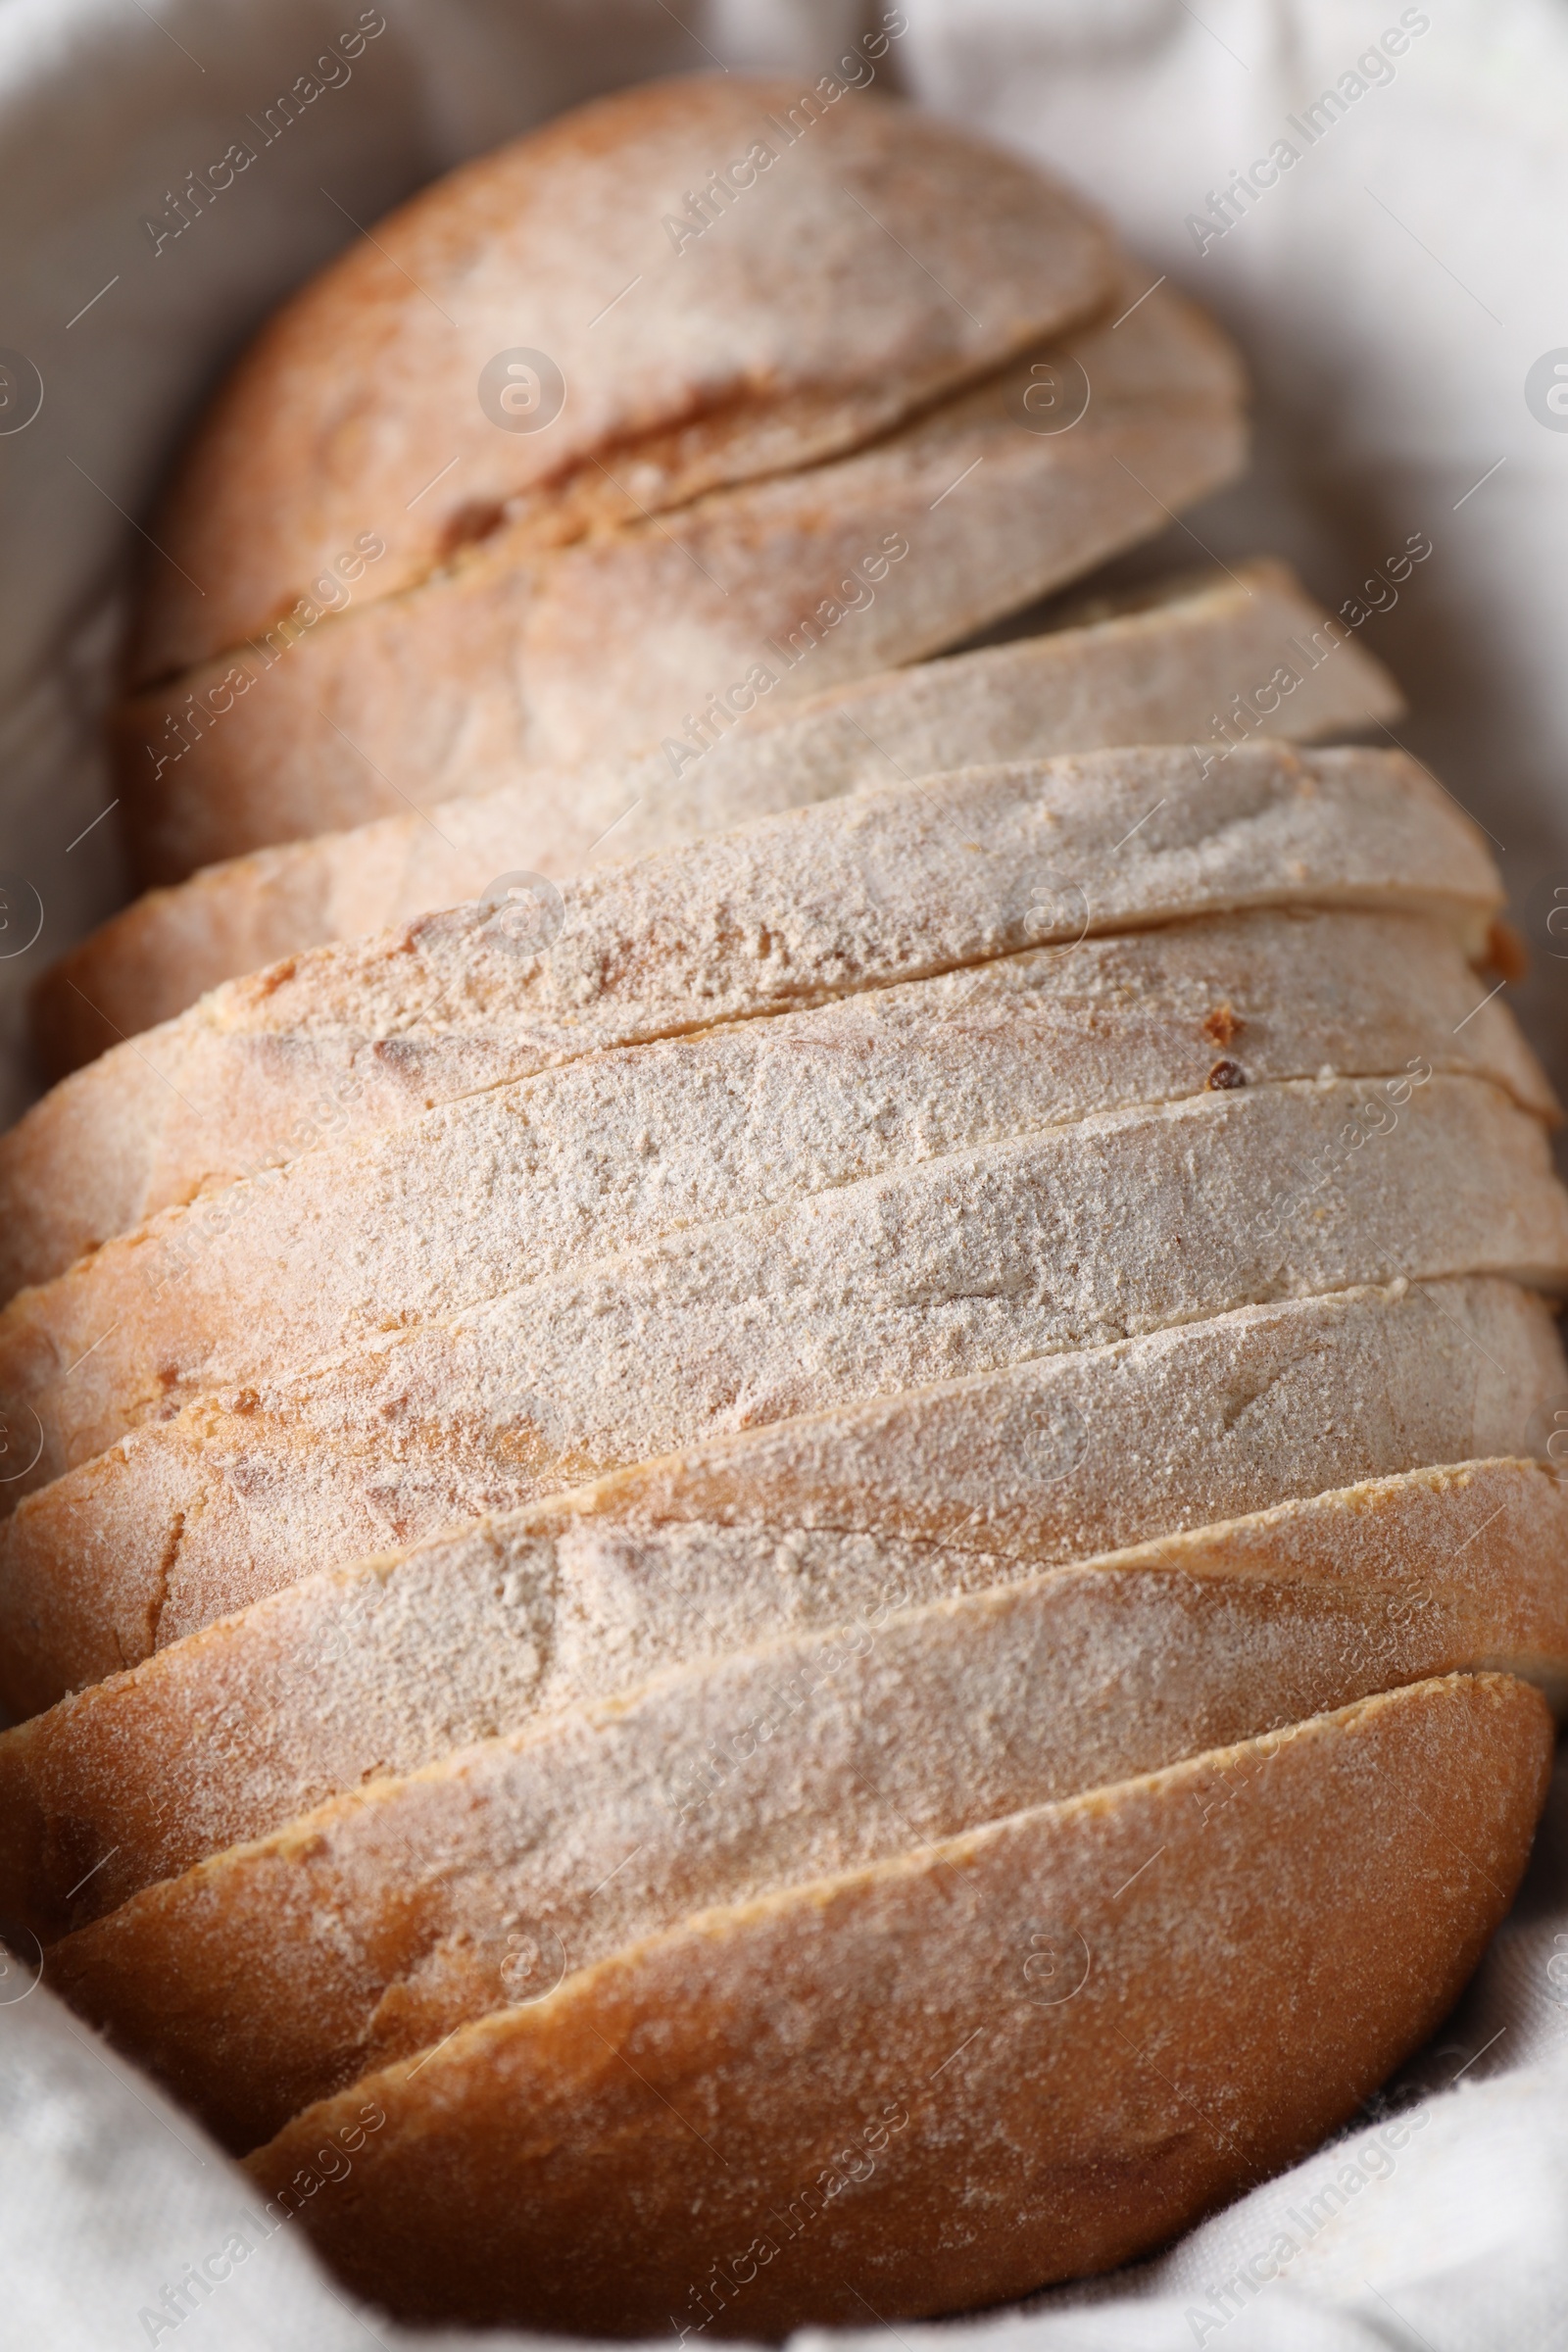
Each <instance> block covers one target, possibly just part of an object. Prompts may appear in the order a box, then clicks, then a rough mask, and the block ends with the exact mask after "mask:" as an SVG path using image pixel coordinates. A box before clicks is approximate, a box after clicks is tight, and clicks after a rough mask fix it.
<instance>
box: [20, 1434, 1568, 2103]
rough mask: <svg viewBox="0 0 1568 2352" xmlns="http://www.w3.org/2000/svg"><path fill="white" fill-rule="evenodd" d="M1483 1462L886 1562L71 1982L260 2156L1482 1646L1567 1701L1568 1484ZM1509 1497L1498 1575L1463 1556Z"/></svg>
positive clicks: (162, 2072) (221, 1868) (267, 1866)
mask: <svg viewBox="0 0 1568 2352" xmlns="http://www.w3.org/2000/svg"><path fill="white" fill-rule="evenodd" d="M1493 1467H1494V1466H1492V1465H1482V1466H1480V1467H1478V1468H1477V1469H1476V1470H1475V1471H1473V1472H1471V1473H1470V1474H1469V1476H1468V1477H1465V1476H1461V1477H1459V1478H1458V1479H1452V1478H1446V1477H1445V1476H1444V1475H1443V1474H1442V1473H1436V1474H1434V1473H1431V1472H1417V1473H1415V1474H1413V1475H1412V1476H1411V1477H1410V1478H1408V1479H1405V1480H1397V1481H1390V1482H1388V1484H1387V1485H1386V1486H1385V1487H1384V1488H1383V1489H1381V1490H1375V1491H1372V1492H1368V1491H1366V1490H1362V1491H1360V1492H1358V1493H1352V1494H1350V1495H1343V1496H1342V1495H1320V1496H1318V1497H1317V1498H1316V1499H1315V1500H1314V1501H1312V1502H1309V1503H1301V1504H1293V1505H1287V1506H1286V1507H1285V1509H1284V1510H1283V1511H1280V1512H1276V1513H1272V1514H1269V1522H1270V1523H1269V1525H1268V1526H1267V1530H1266V1532H1264V1531H1263V1530H1259V1529H1257V1528H1253V1527H1244V1528H1242V1529H1240V1530H1237V1531H1234V1549H1233V1531H1231V1530H1228V1529H1225V1528H1215V1529H1210V1530H1207V1531H1205V1533H1204V1534H1203V1535H1202V1536H1199V1537H1186V1538H1181V1539H1170V1540H1167V1542H1166V1543H1165V1544H1154V1545H1151V1546H1146V1547H1144V1550H1143V1551H1142V1552H1139V1553H1133V1554H1123V1555H1120V1556H1119V1557H1118V1556H1114V1555H1113V1556H1112V1557H1111V1558H1109V1559H1107V1560H1104V1561H1094V1562H1088V1563H1085V1564H1083V1565H1081V1566H1079V1567H1074V1568H1066V1569H1056V1570H1053V1571H1051V1572H1049V1573H1047V1574H1045V1575H1044V1576H1033V1577H1027V1578H1021V1579H1018V1580H1017V1581H1015V1582H1013V1583H1011V1584H1010V1585H1007V1586H1005V1587H1003V1588H1000V1589H999V1588H993V1589H991V1590H988V1591H983V1592H979V1593H966V1594H964V1595H962V1596H961V1597H956V1598H953V1599H948V1600H943V1601H938V1602H936V1603H934V1604H928V1605H927V1606H925V1607H924V1608H917V1609H913V1610H910V1609H907V1608H906V1607H903V1606H901V1603H902V1602H903V1601H904V1600H905V1598H906V1593H905V1588H904V1584H903V1578H902V1571H901V1563H900V1562H899V1560H898V1558H897V1555H896V1554H891V1555H887V1556H884V1557H883V1558H882V1559H881V1560H879V1561H873V1562H872V1563H871V1568H870V1574H871V1577H872V1578H873V1579H874V1578H876V1577H877V1575H878V1573H879V1572H880V1575H881V1580H882V1581H881V1591H880V1593H879V1594H878V1597H877V1599H876V1600H875V1601H872V1602H870V1603H868V1604H867V1605H865V1606H864V1607H862V1609H861V1610H860V1611H859V1612H858V1615H857V1616H856V1617H855V1618H853V1619H851V1620H850V1621H849V1622H848V1623H846V1624H844V1625H839V1626H835V1627H833V1628H832V1629H830V1630H829V1631H828V1632H826V1633H823V1634H817V1635H813V1636H808V1637H807V1638H805V1639H796V1640H794V1641H786V1642H777V1643H774V1644H773V1645H771V1646H770V1647H767V1648H764V1649H761V1650H753V1651H747V1652H742V1653H740V1654H739V1655H731V1656H729V1657H727V1658H724V1659H721V1660H719V1661H716V1662H710V1663H705V1664H703V1665H700V1666H697V1667H686V1668H684V1669H680V1668H677V1669H675V1670H674V1671H672V1672H670V1673H668V1674H666V1675H665V1676H663V1677H662V1678H661V1679H659V1680H656V1681H655V1682H654V1683H653V1684H652V1685H651V1686H644V1687H643V1688H642V1689H641V1690H638V1691H631V1692H623V1693H618V1694H617V1695H616V1697H615V1698H614V1699H613V1700H611V1701H608V1702H601V1703H600V1704H599V1705H598V1706H594V1707H589V1708H587V1709H577V1710H573V1711H572V1712H570V1713H569V1714H567V1715H565V1716H564V1717H561V1718H558V1719H557V1720H556V1721H554V1722H553V1723H548V1724H546V1725H545V1726H543V1727H541V1728H538V1729H531V1730H524V1731H520V1732H518V1733H515V1734H514V1735H513V1736H512V1737H511V1738H509V1739H505V1740H491V1741H489V1742H487V1743H486V1744H484V1745H482V1746H479V1747H473V1748H469V1749H466V1750H461V1749H460V1750H459V1751H457V1752H456V1753H454V1754H451V1755H449V1756H447V1757H445V1758H443V1759H442V1760H441V1762H439V1763H437V1764H434V1765H431V1766H429V1767H427V1768H426V1769H425V1770H424V1771H423V1772H421V1773H419V1774H417V1775H415V1776H414V1777H412V1778H406V1779H402V1780H387V1779H383V1780H378V1781H374V1782H371V1783H370V1784H369V1785H368V1787H367V1788H365V1789H362V1790H360V1791H357V1792H356V1793H354V1794H353V1795H349V1796H345V1797H340V1798H338V1799H337V1800H335V1801H334V1802H332V1803H330V1804H328V1805H326V1806H324V1807H322V1808H321V1809H320V1810H319V1811H317V1812H315V1813H312V1814H310V1815H308V1816H306V1817H305V1818H304V1819H303V1820H299V1821H295V1822H293V1823H291V1824H290V1825H289V1826H288V1827H287V1828H286V1829H283V1830H280V1831H279V1832H277V1833H276V1834H274V1835H273V1836H272V1837H271V1838H267V1839H265V1840H263V1841H262V1842H261V1843H259V1844H253V1845H248V1846H243V1847H240V1848H239V1849H237V1850H234V1851H230V1852H228V1853H225V1854H222V1855H221V1856H219V1857H217V1858H216V1859H215V1860H213V1861H212V1862H209V1863H205V1864H203V1865H201V1866H200V1867H198V1868H197V1869H196V1870H194V1871H192V1872H191V1873H190V1874H189V1875H188V1876H186V1877H184V1878H181V1879H178V1880H175V1881H172V1882H168V1883H166V1884H164V1885H163V1886H160V1887H150V1888H149V1889H148V1890H147V1891H146V1892H145V1893H144V1894H141V1895H138V1896H136V1897H135V1898H133V1899H132V1900H131V1901H130V1902H129V1903H127V1904H125V1905H123V1907H122V1908H121V1909H120V1910H118V1911H116V1912H115V1913H114V1914H113V1915H112V1916H111V1917H109V1918H106V1919H103V1920H101V1921H100V1922H99V1923H98V1924H97V1925H96V1926H91V1927H86V1928H83V1929H82V1930H80V1931H79V1932H78V1933H77V1934H75V1935H73V1936H71V1937H69V1938H68V1940H67V1941H66V1942H65V1943H64V1944H61V1945H58V1946H56V1947H55V1948H54V1949H53V1950H52V1951H51V1953H50V1957H49V1969H50V1974H51V1978H52V1980H53V1982H54V1983H55V1985H56V1987H57V1989H59V1990H61V1991H62V1992H64V1993H65V1994H66V1995H67V1997H68V1998H69V1999H70V2000H71V2001H72V2003H73V2006H74V2007H75V2008H77V2009H78V2010H80V2011H81V2012H83V2013H84V2014H85V2015H86V2016H88V2017H89V2018H90V2019H91V2020H92V2022H93V2023H94V2024H97V2025H99V2026H103V2027H106V2028H107V2029H108V2030H109V2031H110V2032H111V2033H112V2034H113V2035H114V2037H115V2039H116V2040H117V2042H118V2043H119V2045H120V2046H121V2047H122V2048H123V2049H124V2050H126V2051H127V2052H129V2053H131V2054H133V2055H134V2056H135V2057H136V2058H137V2059H138V2060H139V2061H140V2062H141V2063H142V2064H144V2065H147V2066H149V2067H151V2069H152V2071H153V2072H154V2073H156V2074H157V2075H158V2076H160V2078H161V2079H162V2080H163V2081H164V2082H166V2083H167V2084H168V2085H169V2086H170V2088H171V2089H172V2090H174V2091H175V2093H176V2095H178V2096H179V2097H180V2098H181V2099H182V2100H183V2101H184V2102H185V2103H186V2104H188V2105H190V2106H192V2107H194V2108H195V2110H196V2111H197V2113H198V2114H199V2115H201V2116H202V2118H203V2120H204V2121H205V2122H206V2123H207V2124H208V2126H209V2128H210V2129H212V2130H213V2131H216V2132H217V2133H218V2135H219V2136H220V2137H221V2138H222V2139H224V2140H225V2141H226V2142H227V2144H228V2145H230V2146H232V2147H235V2148H239V2149H244V2148H247V2147H252V2146H254V2145H256V2144H257V2143H258V2142H259V2141H260V2140H262V2139H265V2138H268V2137H270V2135H271V2134H272V2132H274V2131H277V2130H279V2129H280V2128H281V2127H282V2126H283V2125H284V2124H285V2123H286V2122H287V2121H288V2119H289V2117H290V2116H291V2115H293V2114H294V2113H295V2112H296V2111H297V2110H298V2109H300V2108H303V2107H305V2106H308V2105H309V2104H310V2103H311V2102H312V2101H314V2100H316V2099H319V2098H321V2097H324V2096H326V2095H327V2094H328V2093H330V2092H331V2091H334V2090H337V2089H340V2088H342V2087H343V2086H344V2085H345V2084H347V2083H349V2082H353V2081H354V2080H355V2078H356V2077H357V2076H358V2075H360V2074H362V2073H364V2072H366V2071H368V2070H369V2069H371V2068H375V2067H380V2066H384V2065H385V2064H387V2063H388V2062H389V2061H390V2060H393V2059H396V2058H400V2057H412V2056H413V2055H415V2054H416V2053H417V2052H418V2051H419V2050H421V2049H426V2048H429V2047H431V2046H433V2045H434V2044H436V2043H439V2042H440V2041H441V2040H442V2039H444V2037H445V2036H446V2035H447V2034H450V2033H452V2032H453V2031H454V2030H455V2029H456V2028H457V2027H458V2026H460V2025H463V2024H466V2022H468V2021H469V2020H470V2019H472V2018H474V2017H479V2016H483V2015H485V2014H486V2013H487V2012H488V2011H490V2010H492V2009H496V2008H506V2007H509V2006H511V2005H512V2002H513V2000H514V1998H515V1991H522V1992H523V1993H524V1994H525V1995H531V1994H534V1993H538V1992H545V1991H548V1990H549V1989H550V1988H551V1986H552V1985H553V1984H554V1982H556V1981H558V1980H559V1979H560V1978H561V1977H564V1976H565V1975H566V1974H567V1973H568V1972H569V1973H575V1972H576V1971H578V1970H580V1969H583V1968H586V1967H590V1966H592V1965H593V1963H594V1962H595V1961H597V1960H601V1959H605V1958H608V1957H610V1956H611V1955H612V1954H613V1953H614V1952H615V1951H617V1950H618V1949H619V1948H621V1947H622V1946H624V1945H627V1944H632V1943H635V1942H637V1941H639V1940H640V1939H641V1938H642V1937H643V1936H648V1935H651V1934H655V1933H657V1932H658V1931H659V1930H660V1929H662V1928H668V1927H670V1926H673V1925H674V1924H675V1923H676V1922H677V1921H678V1920H680V1919H682V1918H684V1917H685V1916H686V1915H687V1914H689V1913H691V1912H696V1911H702V1910H706V1909H708V1908H710V1907H711V1906H712V1905H714V1904H719V1903H734V1902H738V1901H741V1900H745V1899H749V1898H751V1897H754V1896H756V1895H759V1894H762V1893H765V1892H767V1891H769V1890H770V1889H776V1888H778V1887H785V1886H789V1885H791V1884H794V1883H797V1882H799V1881H801V1880H803V1879H809V1878H816V1877H820V1876H823V1875H825V1874H827V1873H830V1872H838V1871H843V1870H847V1869H852V1868H856V1867H858V1866H862V1865H864V1864H866V1863H868V1862H873V1861H876V1860H879V1859H882V1858H884V1857H887V1856H891V1855H896V1854H899V1853H902V1852H905V1851H907V1849H908V1848H910V1847H911V1846H916V1847H917V1846H923V1845H928V1844H931V1843H933V1842H935V1841H937V1840H939V1839H941V1838H948V1837H952V1836H954V1835H956V1833H957V1832H959V1831H961V1830H965V1829H972V1828H976V1827H978V1826H979V1825H980V1824H982V1823H984V1822H987V1821H995V1820H1000V1819H1002V1818H1004V1817H1005V1816H1006V1815H1008V1814H1012V1813H1017V1812H1021V1811H1024V1810H1026V1809H1027V1808H1029V1807H1031V1806H1034V1805H1038V1804H1042V1803H1046V1802H1049V1801H1054V1800H1059V1799H1061V1798H1064V1797H1068V1796H1072V1795H1074V1794H1076V1793H1077V1792H1078V1791H1079V1790H1081V1789H1093V1788H1097V1787H1100V1786H1102V1785H1104V1784H1107V1783H1112V1782H1117V1781H1123V1780H1127V1779H1131V1778H1133V1777H1135V1776H1136V1775H1139V1774H1142V1773H1147V1772H1151V1771H1154V1770H1156V1769H1158V1768H1159V1767H1161V1766H1164V1765H1167V1764H1170V1763H1174V1762H1177V1761H1178V1760H1180V1759H1181V1758H1182V1757H1184V1756H1188V1755H1191V1754H1193V1753H1195V1752H1197V1751H1199V1750H1201V1749H1205V1748H1213V1747H1223V1746H1228V1745H1230V1744H1232V1743H1233V1742H1234V1741H1236V1740H1242V1739H1246V1738H1248V1737H1249V1736H1250V1735H1252V1734H1255V1733H1257V1732H1259V1731H1268V1730H1276V1729H1278V1728H1279V1727H1281V1726H1283V1725H1288V1724H1292V1723H1296V1722H1298V1721H1300V1720H1301V1719H1303V1718H1304V1717H1306V1716H1308V1715H1313V1714H1318V1713H1321V1712H1323V1711H1324V1710H1326V1709H1328V1708H1331V1707H1336V1706H1341V1705H1344V1704H1346V1703H1348V1701H1349V1700H1351V1699H1355V1698H1362V1697H1366V1696H1369V1695H1371V1694H1373V1693H1375V1692H1377V1691H1386V1690H1390V1689H1393V1688H1396V1687H1397V1686H1398V1685H1400V1684H1402V1683H1407V1682H1419V1681H1422V1680H1424V1679H1429V1678H1431V1677H1433V1676H1438V1675H1443V1674H1446V1673H1450V1672H1453V1671H1455V1670H1458V1671H1465V1670H1470V1669H1474V1668H1475V1667H1476V1666H1478V1665H1480V1664H1482V1663H1483V1662H1485V1663H1489V1664H1493V1665H1498V1664H1500V1665H1503V1666H1505V1667H1506V1668H1507V1669H1508V1670H1509V1671H1512V1672H1517V1673H1518V1674H1519V1675H1520V1676H1521V1678H1522V1679H1527V1680H1539V1681H1543V1682H1544V1683H1545V1685H1546V1686H1547V1690H1548V1691H1549V1692H1550V1693H1551V1694H1552V1695H1554V1696H1555V1697H1556V1698H1557V1699H1558V1702H1559V1704H1562V1703H1565V1702H1568V1583H1565V1581H1564V1580H1563V1579H1562V1578H1561V1577H1560V1576H1559V1575H1557V1574H1555V1573H1553V1572H1552V1571H1551V1570H1549V1569H1547V1567H1546V1566H1545V1563H1546V1562H1547V1561H1548V1560H1552V1559H1554V1557H1555V1556H1560V1551H1561V1546H1562V1544H1563V1542H1564V1540H1565V1539H1568V1499H1565V1498H1564V1496H1563V1495H1562V1494H1561V1492H1560V1490H1559V1489H1557V1488H1556V1487H1555V1486H1554V1485H1553V1484H1552V1482H1551V1481H1549V1480H1548V1479H1546V1478H1544V1477H1543V1476H1542V1475H1541V1474H1540V1473H1539V1472H1537V1473H1529V1472H1525V1473H1524V1474H1523V1475H1522V1476H1521V1475H1520V1471H1521V1469H1522V1466H1516V1465H1496V1466H1495V1472H1496V1474H1495V1475H1490V1473H1492V1472H1493ZM1510 1506H1512V1508H1513V1511H1514V1513H1515V1524H1514V1526H1513V1528H1512V1530H1511V1544H1510V1545H1509V1550H1510V1552H1511V1555H1512V1556H1511V1558H1510V1560H1509V1562H1508V1569H1505V1570H1504V1573H1503V1575H1502V1576H1501V1577H1500V1578H1499V1576H1498V1575H1497V1569H1498V1566H1499V1564H1500V1563H1499V1562H1498V1560H1497V1559H1496V1558H1495V1556H1486V1555H1483V1557H1482V1559H1481V1560H1480V1561H1474V1560H1472V1558H1471V1556H1470V1554H1471V1553H1472V1552H1473V1551H1474V1549H1475V1544H1476V1540H1477V1538H1478V1537H1480V1538H1482V1540H1484V1536H1485V1532H1486V1531H1485V1521H1486V1519H1487V1517H1488V1515H1489V1513H1502V1514H1507V1513H1508V1512H1509V1510H1510ZM1521 1513H1522V1518H1521V1516H1520V1514H1521ZM1502 1548H1503V1547H1502V1546H1501V1545H1500V1544H1499V1545H1498V1546H1497V1549H1498V1550H1499V1551H1500V1550H1501V1549H1502ZM1151 1562H1152V1563H1153V1564H1152V1565H1150V1564H1149V1563H1151ZM1391 1566H1392V1574H1391ZM1508 1570H1514V1571H1516V1573H1517V1578H1518V1581H1517V1582H1514V1581H1513V1578H1512V1577H1511V1576H1510V1574H1509V1573H1508ZM1298 1580H1299V1581H1298ZM1391 1585H1392V1586H1393V1587H1394V1590H1393V1592H1392V1593H1391V1590H1390V1587H1391ZM911 1707H914V1708H917V1710H918V1721H919V1733H920V1736H919V1738H918V1739H917V1740H910V1739H909V1738H908V1736H907V1734H908V1725H909V1720H910V1710H911ZM326 1922H330V1930H329V1932H328V1933H323V1923H326ZM518 1945H524V1946H526V1947H527V1950H528V1953H529V1957H528V1958H527V1960H526V1962H524V1960H523V1959H521V1958H520V1957H519V1955H518V1953H517V1951H516V1947H517V1946H518ZM519 1977H523V1978H525V1979H526V1982H524V1983H521V1984H516V1983H515V1981H516V1980H517V1979H518V1978H519ZM514 1986H515V1989H514Z"/></svg>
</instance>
